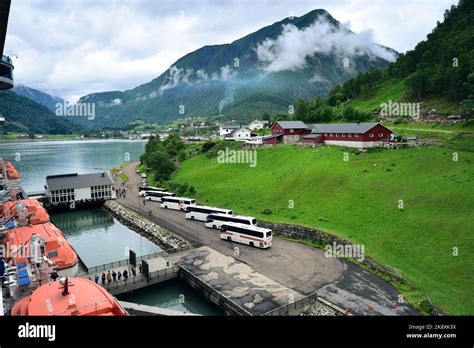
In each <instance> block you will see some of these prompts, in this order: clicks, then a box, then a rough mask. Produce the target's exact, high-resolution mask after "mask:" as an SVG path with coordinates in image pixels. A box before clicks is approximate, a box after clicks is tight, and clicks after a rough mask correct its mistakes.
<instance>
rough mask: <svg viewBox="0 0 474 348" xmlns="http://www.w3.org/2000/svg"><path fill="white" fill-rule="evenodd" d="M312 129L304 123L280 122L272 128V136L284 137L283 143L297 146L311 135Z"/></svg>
mask: <svg viewBox="0 0 474 348" xmlns="http://www.w3.org/2000/svg"><path fill="white" fill-rule="evenodd" d="M310 133H311V129H310V128H309V127H308V126H307V125H305V124H304V123H303V122H302V121H278V122H275V124H274V125H273V126H272V135H281V134H282V135H283V143H285V144H295V143H299V142H300V141H301V138H302V136H304V135H307V134H310Z"/></svg>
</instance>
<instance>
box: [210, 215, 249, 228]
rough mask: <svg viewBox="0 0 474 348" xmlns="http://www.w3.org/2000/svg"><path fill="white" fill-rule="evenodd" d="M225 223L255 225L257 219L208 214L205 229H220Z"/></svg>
mask: <svg viewBox="0 0 474 348" xmlns="http://www.w3.org/2000/svg"><path fill="white" fill-rule="evenodd" d="M226 222H236V223H239V224H245V225H256V224H257V219H255V218H254V217H252V216H243V215H227V214H209V215H208V216H207V219H206V227H209V228H214V229H217V228H221V226H222V225H223V224H225V223H226Z"/></svg>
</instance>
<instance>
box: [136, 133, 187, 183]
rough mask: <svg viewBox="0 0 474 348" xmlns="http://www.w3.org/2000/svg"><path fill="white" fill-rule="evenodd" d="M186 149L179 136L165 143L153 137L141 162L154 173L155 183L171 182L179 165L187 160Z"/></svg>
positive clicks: (166, 140) (146, 146) (171, 136)
mask: <svg viewBox="0 0 474 348" xmlns="http://www.w3.org/2000/svg"><path fill="white" fill-rule="evenodd" d="M184 149H185V145H184V143H183V142H182V141H181V140H180V139H179V137H178V136H177V135H170V136H169V137H168V138H167V139H165V140H163V141H161V140H160V139H157V138H153V137H152V138H150V140H149V141H148V142H147V143H146V145H145V152H144V153H143V155H141V156H140V161H141V163H142V164H144V165H145V166H146V167H148V168H150V169H151V170H152V171H153V172H154V180H155V181H165V180H169V179H170V178H171V175H172V174H173V172H174V171H175V170H176V167H177V163H178V162H179V161H184V160H185V159H186V153H185V151H184Z"/></svg>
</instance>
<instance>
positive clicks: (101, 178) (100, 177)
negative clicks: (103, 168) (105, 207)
mask: <svg viewBox="0 0 474 348" xmlns="http://www.w3.org/2000/svg"><path fill="white" fill-rule="evenodd" d="M44 188H45V195H46V198H47V200H48V201H49V203H50V204H52V205H62V204H70V203H72V202H84V203H86V202H96V201H105V200H108V199H114V198H115V192H114V191H113V189H112V180H111V179H110V176H109V175H108V174H107V173H105V172H103V173H92V174H77V173H74V174H61V175H50V176H47V177H46V185H45V187H44Z"/></svg>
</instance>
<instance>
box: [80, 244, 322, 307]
mask: <svg viewBox="0 0 474 348" xmlns="http://www.w3.org/2000/svg"><path fill="white" fill-rule="evenodd" d="M153 256H156V257H153ZM140 260H146V262H147V263H148V266H149V270H148V273H147V274H141V273H140V272H139V270H138V268H137V269H136V272H137V274H136V276H130V277H129V278H128V279H127V280H124V278H123V277H122V279H121V280H116V281H112V282H110V283H108V282H106V284H105V285H102V283H101V276H102V274H103V273H105V274H107V272H108V271H109V270H110V271H111V272H112V271H113V270H114V271H115V272H118V271H121V272H122V271H123V270H124V269H127V272H129V273H130V274H131V272H130V269H131V264H130V262H129V260H122V261H117V262H114V263H109V264H106V265H100V266H96V267H92V268H89V269H88V273H83V274H80V275H79V276H81V277H84V278H90V279H91V280H94V278H95V275H96V274H97V275H98V276H99V282H98V283H99V285H102V286H103V287H104V289H107V290H108V291H109V292H110V293H111V294H113V295H120V294H124V293H127V292H130V291H134V290H139V289H141V288H144V287H147V286H150V285H153V284H157V283H160V282H163V281H166V280H170V279H173V278H176V277H179V278H181V279H182V280H184V281H185V282H186V283H188V284H189V285H191V286H192V287H193V288H195V289H196V290H198V291H199V292H200V293H201V294H202V295H204V296H205V297H206V298H207V299H208V300H209V301H210V302H212V303H214V304H216V305H218V306H219V307H220V308H222V309H223V310H224V312H225V313H226V315H236V316H259V315H299V314H300V313H301V312H303V311H304V310H305V309H306V308H307V306H309V304H310V303H311V302H312V301H315V300H319V299H318V297H317V296H316V294H311V295H309V296H305V295H303V294H301V293H299V292H297V291H294V290H292V289H290V288H287V287H285V286H283V285H281V284H279V283H277V282H275V281H274V280H272V279H270V278H268V277H266V276H264V275H263V274H260V273H258V272H256V271H255V270H254V269H252V268H251V267H250V266H248V265H246V264H245V263H243V262H241V261H239V260H237V259H236V258H233V257H231V256H226V255H223V254H221V253H219V252H217V251H216V250H214V249H212V248H209V247H200V248H197V249H193V250H190V251H183V252H178V253H172V254H169V253H167V252H165V251H163V252H160V253H156V254H151V255H145V256H143V257H139V258H137V262H138V261H140ZM137 264H138V263H137ZM129 307H130V310H131V311H132V312H133V313H135V314H136V315H180V314H178V313H171V312H168V311H169V310H161V309H159V310H152V308H156V307H152V308H149V307H150V306H145V305H139V304H131V305H130V306H129ZM167 313H168V314H167Z"/></svg>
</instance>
